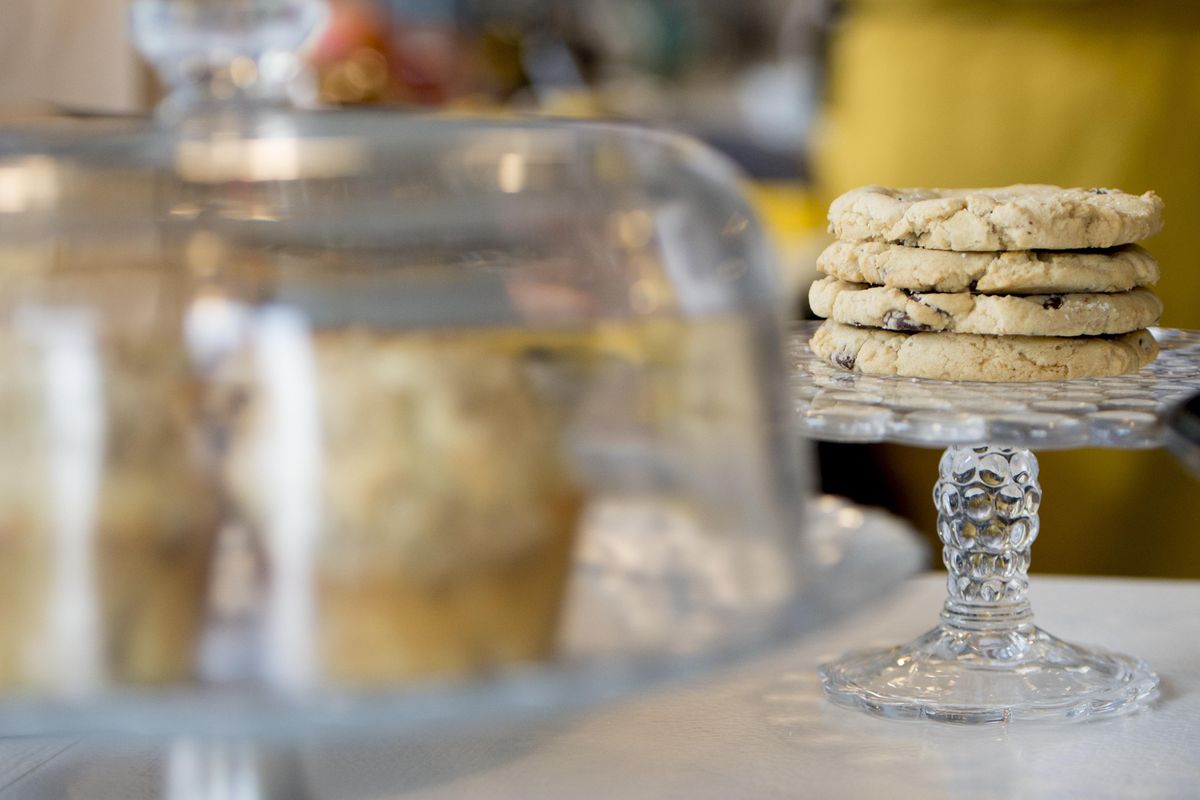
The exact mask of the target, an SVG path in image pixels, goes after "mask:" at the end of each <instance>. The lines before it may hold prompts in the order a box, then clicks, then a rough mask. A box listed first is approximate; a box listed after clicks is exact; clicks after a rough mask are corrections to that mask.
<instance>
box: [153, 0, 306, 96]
mask: <svg viewBox="0 0 1200 800" xmlns="http://www.w3.org/2000/svg"><path fill="white" fill-rule="evenodd" d="M327 17H328V8H327V6H326V3H325V0H133V2H132V3H131V4H130V11H129V24H130V29H131V33H132V38H133V40H134V42H135V44H136V45H137V48H138V50H140V51H141V53H142V55H143V56H144V57H145V58H146V60H148V61H149V62H150V63H151V64H153V65H154V67H155V69H156V70H157V71H158V74H159V76H160V77H161V79H162V81H163V83H164V84H166V85H167V86H168V87H169V88H170V90H171V94H170V96H169V97H168V101H167V103H166V104H165V105H166V106H167V107H168V108H169V107H171V106H177V105H179V104H184V105H188V106H191V105H196V104H201V103H205V102H217V103H229V102H236V101H238V100H252V101H255V102H264V101H265V102H278V103H292V102H297V101H300V100H303V99H306V98H307V96H308V95H309V94H310V92H309V91H308V89H309V88H310V87H307V86H305V83H306V81H305V80H304V78H305V70H304V68H303V62H302V61H301V59H300V57H299V55H298V51H299V50H300V49H301V48H302V47H303V46H304V45H305V44H306V43H307V42H308V41H309V40H310V39H311V38H312V37H313V36H314V35H315V34H316V33H317V32H319V31H320V30H321V29H322V28H323V27H324V24H325V21H326V19H327Z"/></svg>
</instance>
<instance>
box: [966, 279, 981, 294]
mask: <svg viewBox="0 0 1200 800" xmlns="http://www.w3.org/2000/svg"><path fill="white" fill-rule="evenodd" d="M967 289H969V290H970V291H972V292H977V291H979V281H977V280H972V281H971V282H970V283H968V284H967Z"/></svg>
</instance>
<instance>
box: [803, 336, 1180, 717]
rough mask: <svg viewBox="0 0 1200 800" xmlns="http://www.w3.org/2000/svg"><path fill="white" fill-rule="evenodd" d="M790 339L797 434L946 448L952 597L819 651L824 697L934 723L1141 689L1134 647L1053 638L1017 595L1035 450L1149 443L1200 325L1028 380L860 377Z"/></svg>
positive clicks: (941, 497)
mask: <svg viewBox="0 0 1200 800" xmlns="http://www.w3.org/2000/svg"><path fill="white" fill-rule="evenodd" d="M817 324H819V323H803V324H802V325H801V326H800V327H799V328H798V329H797V330H796V331H795V336H794V339H793V342H792V357H793V362H794V365H795V371H794V375H793V380H794V387H793V389H794V396H795V398H796V405H797V411H798V412H799V418H800V429H801V431H802V433H803V434H804V435H806V436H808V437H810V438H813V439H820V440H824V441H834V442H884V441H889V442H898V443H903V444H911V445H917V446H923V447H944V448H946V450H945V453H944V455H943V456H942V459H941V462H940V465H939V474H938V480H937V483H936V485H935V487H934V491H933V499H934V503H935V505H936V506H937V514H938V522H937V528H938V537H939V538H940V539H941V540H942V543H943V545H944V548H943V551H942V552H943V557H942V560H943V562H944V563H945V565H946V569H947V571H948V572H949V576H948V581H947V588H948V592H949V597H948V599H947V600H946V604H945V607H944V609H943V610H942V615H941V621H940V622H939V624H938V625H937V627H935V628H933V629H932V630H931V631H929V632H928V633H926V634H924V635H922V636H920V637H918V638H917V639H916V640H914V641H912V642H908V643H905V644H902V645H899V646H897V647H893V648H890V649H887V650H883V651H874V652H860V653H853V654H849V655H847V656H844V657H843V658H841V659H839V660H837V661H834V662H831V663H828V664H824V665H823V666H822V667H821V668H820V675H821V683H822V687H823V688H824V690H825V693H826V695H827V696H828V697H829V698H830V699H831V700H833V701H835V702H837V703H840V704H843V705H847V706H851V707H854V708H857V709H860V710H863V711H868V712H871V713H874V714H878V715H881V716H885V717H893V718H906V719H933V720H939V721H944V722H965V723H980V722H1007V721H1009V720H1013V719H1085V718H1092V717H1098V716H1107V715H1113V714H1120V713H1123V712H1128V711H1131V710H1134V709H1136V708H1138V707H1140V706H1143V705H1145V704H1146V703H1148V702H1149V701H1150V700H1151V699H1152V698H1153V696H1154V694H1155V691H1156V688H1157V686H1158V676H1156V675H1155V674H1154V672H1152V671H1151V670H1150V668H1149V667H1148V666H1147V665H1146V664H1145V663H1143V662H1142V661H1140V660H1138V659H1136V658H1132V657H1129V656H1125V655H1119V654H1115V653H1109V652H1107V651H1104V650H1099V649H1094V648H1089V647H1080V646H1078V645H1073V644H1070V643H1068V642H1064V641H1062V640H1061V639H1058V638H1056V637H1054V636H1052V635H1051V634H1049V633H1047V632H1046V631H1044V630H1042V629H1041V628H1039V627H1037V626H1036V625H1035V624H1034V622H1033V612H1032V611H1031V609H1030V606H1029V602H1028V600H1027V599H1026V590H1027V588H1028V586H1029V581H1028V577H1027V575H1026V573H1027V570H1028V568H1029V554H1030V546H1031V545H1032V544H1033V541H1034V539H1035V538H1037V535H1038V527H1039V526H1038V507H1039V506H1040V504H1041V502H1042V492H1041V488H1040V486H1039V484H1038V464H1037V459H1036V458H1035V457H1034V455H1033V452H1031V451H1032V449H1033V448H1038V449H1066V448H1079V447H1117V448H1150V447H1158V446H1160V445H1161V444H1162V440H1163V425H1162V422H1161V417H1162V414H1163V413H1164V412H1165V411H1166V410H1167V408H1169V407H1170V406H1172V405H1173V404H1175V403H1176V402H1178V401H1180V400H1182V399H1183V398H1185V397H1187V396H1188V395H1190V394H1192V393H1194V392H1195V391H1196V390H1197V389H1200V332H1196V331H1182V330H1168V329H1154V330H1153V334H1154V337H1155V338H1156V339H1157V340H1158V342H1159V345H1160V347H1161V349H1162V351H1161V354H1160V355H1159V357H1158V359H1157V360H1156V361H1155V362H1154V363H1153V364H1151V365H1150V366H1148V367H1146V368H1145V369H1143V370H1141V371H1140V372H1138V373H1136V374H1133V375H1124V376H1120V377H1113V378H1098V379H1082V380H1071V381H1043V382H1037V383H1026V384H989V383H977V382H966V381H963V382H959V381H934V380H921V379H913V378H900V377H878V376H871V375H861V374H858V373H853V372H847V371H845V370H840V369H837V368H834V367H832V366H830V365H828V364H826V363H825V362H823V361H822V360H820V359H819V358H818V357H817V356H815V355H814V354H813V353H812V351H811V350H810V349H809V348H808V344H807V343H808V340H809V338H810V337H811V336H812V333H813V332H814V331H815V329H816V326H817Z"/></svg>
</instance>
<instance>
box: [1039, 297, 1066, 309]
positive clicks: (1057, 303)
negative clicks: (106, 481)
mask: <svg viewBox="0 0 1200 800" xmlns="http://www.w3.org/2000/svg"><path fill="white" fill-rule="evenodd" d="M1062 304H1063V296H1062V295H1061V294H1052V295H1050V296H1049V297H1047V298H1046V299H1045V300H1043V301H1042V308H1046V309H1051V308H1053V309H1059V308H1062Z"/></svg>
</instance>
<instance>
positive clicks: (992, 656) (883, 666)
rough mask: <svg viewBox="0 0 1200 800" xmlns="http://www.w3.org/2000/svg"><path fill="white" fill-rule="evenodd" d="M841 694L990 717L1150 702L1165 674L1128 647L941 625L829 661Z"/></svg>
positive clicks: (973, 718) (828, 685)
mask: <svg viewBox="0 0 1200 800" xmlns="http://www.w3.org/2000/svg"><path fill="white" fill-rule="evenodd" d="M820 674H821V686H822V688H823V689H824V690H825V694H826V695H827V696H828V697H829V698H830V699H831V700H833V701H834V702H836V703H839V704H841V705H845V706H849V707H851V708H855V709H858V710H861V711H867V712H870V713H873V714H878V715H880V716H883V717H890V718H893V719H930V720H936V721H939V722H959V723H988V722H1009V721H1012V720H1083V719H1087V718H1091V717H1098V716H1108V715H1116V714H1123V713H1127V712H1129V711H1133V710H1136V709H1137V708H1140V707H1141V706H1143V705H1145V704H1146V703H1148V702H1149V701H1150V700H1151V699H1152V698H1153V696H1154V693H1155V689H1156V688H1157V686H1158V677H1157V676H1156V675H1155V674H1154V673H1153V672H1152V671H1151V670H1150V668H1149V667H1147V666H1146V664H1144V663H1143V662H1142V661H1139V660H1138V659H1136V658H1131V657H1129V656H1124V655H1118V654H1114V653H1108V652H1106V651H1103V650H1096V649H1091V648H1085V647H1079V646H1077V645H1073V644H1069V643H1067V642H1064V641H1062V640H1061V639H1058V638H1056V637H1054V636H1051V635H1050V634H1048V633H1046V632H1045V631H1043V630H1042V629H1041V628H1037V627H1034V626H1032V625H1031V626H1029V629H1028V630H1026V631H1021V632H1016V633H1014V632H1012V631H1009V632H1005V633H1004V634H1003V635H1000V636H996V635H994V634H992V633H990V632H981V631H964V630H956V629H954V628H953V627H950V626H948V625H939V626H938V627H936V628H934V629H933V630H931V631H929V632H928V633H926V634H924V635H923V636H921V637H919V638H917V639H916V640H914V641H912V642H909V643H907V644H902V645H900V646H898V647H893V648H890V649H887V650H881V651H875V652H865V653H854V654H850V655H847V656H844V657H843V658H841V659H839V660H837V661H835V662H832V663H829V664H825V665H823V666H822V667H821V670H820Z"/></svg>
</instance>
